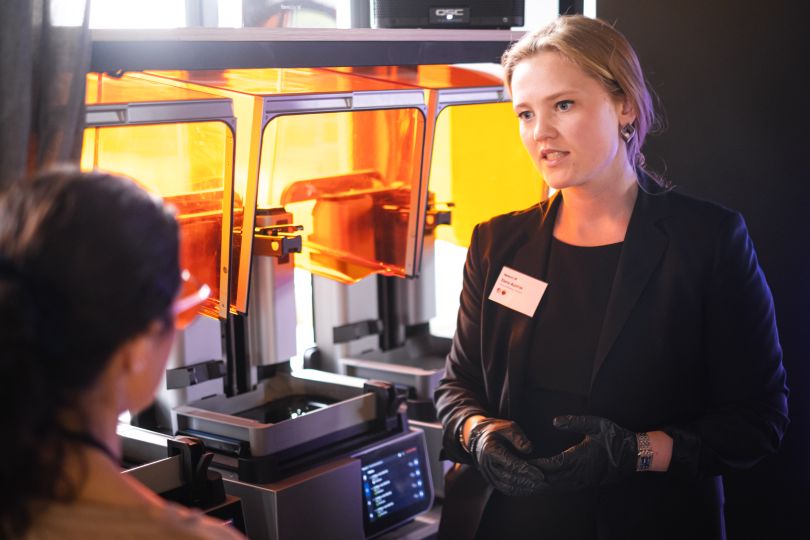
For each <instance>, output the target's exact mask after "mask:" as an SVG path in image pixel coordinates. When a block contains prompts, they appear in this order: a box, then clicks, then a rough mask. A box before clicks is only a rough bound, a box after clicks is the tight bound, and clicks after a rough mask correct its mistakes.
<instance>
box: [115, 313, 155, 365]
mask: <svg viewBox="0 0 810 540" xmlns="http://www.w3.org/2000/svg"><path fill="white" fill-rule="evenodd" d="M165 331H166V328H165V325H164V324H163V323H162V322H161V321H158V320H154V321H152V322H151V323H150V324H149V326H148V327H147V329H146V330H144V331H143V332H141V333H140V334H138V335H137V336H134V337H132V338H130V339H129V340H128V341H127V342H126V343H124V344H123V345H121V348H120V349H119V351H118V354H119V361H120V362H121V368H122V371H123V372H124V373H126V374H128V375H131V374H139V373H142V372H143V371H144V370H145V369H146V367H147V365H148V364H149V362H152V361H153V358H154V347H155V340H156V339H158V338H159V337H160V336H161V335H162V334H163V333H164V332H165Z"/></svg>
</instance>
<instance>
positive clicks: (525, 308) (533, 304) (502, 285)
mask: <svg viewBox="0 0 810 540" xmlns="http://www.w3.org/2000/svg"><path fill="white" fill-rule="evenodd" d="M546 287H548V283H546V282H545V281H540V280H539V279H536V278H533V277H532V276H529V275H526V274H524V273H523V272H518V271H517V270H513V269H511V268H509V267H508V266H504V267H503V268H502V269H501V273H500V275H499V276H498V280H497V281H496V282H495V286H494V287H492V292H490V293H489V299H490V300H492V301H493V302H497V303H499V304H501V305H502V306H506V307H508V308H509V309H514V310H515V311H517V312H520V313H523V314H524V315H526V316H527V317H533V316H534V312H535V311H537V306H538V305H539V304H540V299H541V298H543V293H545V292H546Z"/></svg>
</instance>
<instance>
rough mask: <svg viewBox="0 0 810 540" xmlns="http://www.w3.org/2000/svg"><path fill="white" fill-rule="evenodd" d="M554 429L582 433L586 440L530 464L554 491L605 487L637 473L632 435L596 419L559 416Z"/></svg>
mask: <svg viewBox="0 0 810 540" xmlns="http://www.w3.org/2000/svg"><path fill="white" fill-rule="evenodd" d="M554 427H555V428H557V429H559V430H562V431H569V432H573V433H582V434H583V435H585V439H584V440H583V441H582V442H581V443H579V444H576V445H574V446H572V447H570V448H568V449H566V450H565V451H564V452H562V453H560V454H557V455H555V456H552V457H549V458H539V459H534V460H531V461H530V463H531V464H532V465H534V466H536V467H537V468H539V469H540V470H541V471H543V473H544V474H545V479H546V482H547V483H548V484H549V485H550V486H551V487H552V488H553V489H560V490H576V489H582V488H586V487H591V486H597V485H600V484H607V483H610V482H615V481H616V480H619V479H620V478H624V477H626V476H628V475H630V474H632V473H634V472H635V471H636V464H637V462H638V442H637V440H636V434H635V433H634V432H632V431H629V430H627V429H624V428H623V427H621V426H619V425H618V424H616V423H614V422H611V421H610V420H608V419H607V418H600V417H598V416H558V417H556V418H554Z"/></svg>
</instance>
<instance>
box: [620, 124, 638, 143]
mask: <svg viewBox="0 0 810 540" xmlns="http://www.w3.org/2000/svg"><path fill="white" fill-rule="evenodd" d="M619 135H621V136H622V139H624V142H626V143H629V142H630V141H632V140H633V137H635V136H636V126H634V125H633V124H627V125H625V126H624V127H623V128H622V129H620V130H619Z"/></svg>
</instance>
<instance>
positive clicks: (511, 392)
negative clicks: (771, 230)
mask: <svg viewBox="0 0 810 540" xmlns="http://www.w3.org/2000/svg"><path fill="white" fill-rule="evenodd" d="M639 185H640V186H641V187H642V189H640V190H639V191H638V196H637V198H636V204H635V206H634V208H633V214H632V217H631V218H630V222H629V224H628V226H627V234H626V235H625V238H624V242H623V244H622V247H621V257H620V258H619V262H618V266H617V267H616V274H615V276H614V280H613V286H612V288H611V293H610V303H609V306H608V309H607V311H606V313H605V318H604V321H603V323H602V332H601V335H600V336H599V345H598V347H597V350H596V354H595V355H594V360H593V372H594V375H593V376H592V378H593V380H592V384H591V387H590V392H589V394H588V410H589V411H590V412H591V413H592V414H594V415H596V416H600V417H603V418H607V419H610V420H611V421H613V422H615V423H617V424H618V425H620V426H622V427H623V428H625V429H628V430H630V431H635V432H639V431H655V430H664V431H666V432H667V433H668V434H669V435H670V436H671V437H672V438H673V439H674V445H673V459H672V461H671V463H670V471H669V472H668V473H667V474H656V473H649V474H634V475H629V477H628V478H625V479H623V480H620V481H617V482H615V483H610V484H604V485H602V486H600V487H599V488H597V490H596V491H597V495H598V501H597V504H596V505H595V510H594V511H593V512H592V515H590V516H587V517H588V518H590V519H593V520H595V521H596V528H597V530H598V536H599V538H600V539H603V540H636V539H639V540H642V539H643V540H646V539H648V538H649V537H650V531H655V536H656V538H657V539H658V540H664V539H667V540H669V539H673V540H675V539H677V540H681V539H683V538H700V539H706V538H713V539H716V540H719V539H721V538H724V535H723V532H722V522H723V521H722V520H723V488H722V482H721V480H720V478H719V477H718V476H717V475H718V474H722V473H724V472H728V471H733V470H739V469H742V468H746V467H749V466H751V465H752V464H753V463H756V461H757V460H759V459H761V458H763V457H765V456H767V455H769V454H772V453H773V452H775V451H776V449H777V448H778V446H779V442H780V440H781V438H782V435H783V434H784V432H785V428H786V427H787V424H788V418H787V387H786V385H785V380H786V377H785V370H784V368H783V367H782V350H781V347H780V346H779V336H778V333H777V330H776V319H775V317H774V305H773V299H772V297H771V293H770V290H769V289H768V285H767V283H766V281H765V278H764V276H763V274H762V270H761V268H760V267H759V265H758V263H757V257H756V253H755V250H754V248H753V243H752V242H751V238H750V236H749V235H748V230H747V228H746V226H745V222H744V220H743V219H742V217H741V216H740V215H739V214H738V213H736V212H733V211H731V210H728V209H726V208H723V207H720V206H718V205H715V204H712V203H708V202H705V201H699V200H696V199H693V198H690V197H687V196H685V195H682V194H680V193H678V192H676V191H668V192H665V193H663V192H661V191H660V190H657V189H656V187H655V185H654V184H653V183H652V181H651V180H649V178H647V177H645V176H644V175H643V174H641V175H640V176H639ZM561 202H562V197H561V194H560V193H559V192H558V193H557V194H555V195H554V196H553V197H552V198H551V199H548V200H546V201H542V202H540V203H539V204H537V205H535V206H533V207H531V208H528V209H526V210H522V211H519V212H512V213H509V214H504V215H501V216H497V217H495V218H493V219H492V220H490V221H488V222H486V223H482V224H480V225H479V226H477V227H476V228H475V229H474V231H473V235H472V238H471V240H470V249H469V250H468V254H467V262H466V264H465V267H464V287H463V289H462V292H461V297H460V307H459V315H458V324H457V326H456V335H455V337H454V338H453V347H452V349H451V350H450V353H449V354H448V355H447V365H446V367H445V375H444V378H443V379H442V381H441V382H440V384H439V386H438V388H437V389H436V394H435V395H436V414H437V418H438V419H439V420H441V422H442V425H443V426H444V431H443V433H442V447H443V450H444V452H445V455H447V456H448V457H449V458H450V459H452V460H454V461H456V462H458V463H462V464H470V463H471V457H470V456H469V454H468V453H467V452H466V451H465V450H464V448H463V447H462V445H461V444H460V442H459V440H458V429H459V427H460V426H461V424H462V423H463V422H464V420H465V418H467V417H468V416H469V415H471V414H482V415H485V416H490V417H495V418H515V417H516V416H515V415H516V414H517V413H518V411H519V410H520V407H521V402H522V400H523V396H522V393H523V392H524V391H525V389H526V388H525V383H526V376H525V372H526V370H527V369H528V363H529V361H530V350H531V346H532V340H533V338H534V325H535V323H536V321H535V319H534V318H529V317H527V316H525V315H523V314H522V313H520V312H517V311H515V310H513V309H509V308H508V307H505V306H503V305H502V304H499V303H497V302H493V301H490V300H488V295H489V294H490V293H491V291H492V289H493V287H494V286H495V284H496V283H497V280H498V276H499V275H500V272H501V270H502V269H503V267H504V266H508V267H509V268H511V269H513V270H515V271H517V272H522V273H524V274H527V275H529V276H536V277H538V278H540V279H543V280H544V281H546V279H547V278H546V276H547V272H546V269H547V267H548V264H547V262H548V261H547V258H548V253H549V251H550V249H549V247H550V245H551V243H552V238H553V234H552V232H553V228H554V223H555V219H556V216H557V213H558V209H559V207H560V204H561ZM552 285H553V284H550V286H552ZM541 304H542V302H541ZM542 308H543V306H541V309H542ZM538 314H539V313H538ZM453 473H454V475H448V478H447V480H448V482H447V483H446V484H445V490H446V491H445V500H444V504H443V505H442V520H441V524H440V527H439V533H440V534H439V537H440V538H443V539H444V538H448V539H452V540H470V539H472V538H474V536H475V532H476V530H477V528H478V525H479V518H480V516H482V515H483V514H484V511H483V507H484V506H485V505H486V504H487V501H488V500H489V498H490V496H491V493H492V488H491V486H489V485H488V484H487V482H486V481H485V480H484V478H483V477H482V475H481V474H480V473H479V471H478V470H477V469H476V468H475V467H474V466H470V467H458V468H455V469H454V470H453ZM582 515H584V513H583V514H582ZM443 533H444V534H443ZM568 536H569V535H568V534H566V533H565V532H563V533H562V534H559V535H556V536H554V535H546V537H551V538H566V537H568ZM502 537H503V538H508V536H505V535H502Z"/></svg>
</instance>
